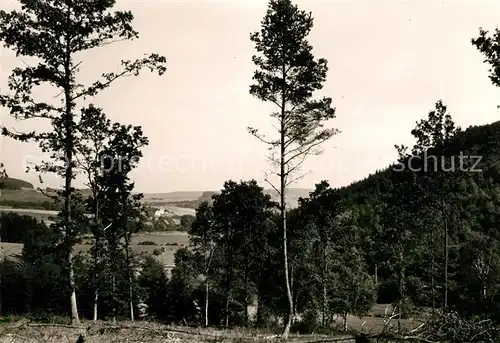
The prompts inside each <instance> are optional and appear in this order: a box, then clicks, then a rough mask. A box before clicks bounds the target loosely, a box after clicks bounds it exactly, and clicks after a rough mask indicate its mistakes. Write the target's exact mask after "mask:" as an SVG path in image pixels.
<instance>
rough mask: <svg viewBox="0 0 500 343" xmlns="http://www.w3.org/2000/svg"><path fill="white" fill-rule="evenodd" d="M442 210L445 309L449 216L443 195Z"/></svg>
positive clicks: (445, 306) (446, 304) (445, 307)
mask: <svg viewBox="0 0 500 343" xmlns="http://www.w3.org/2000/svg"><path fill="white" fill-rule="evenodd" d="M441 211H442V214H443V224H444V309H445V310H446V309H447V308H448V218H447V215H446V207H445V202H444V197H441Z"/></svg>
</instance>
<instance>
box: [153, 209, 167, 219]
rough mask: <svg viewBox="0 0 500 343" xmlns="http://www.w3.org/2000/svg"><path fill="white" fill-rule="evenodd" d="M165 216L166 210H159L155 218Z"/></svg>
mask: <svg viewBox="0 0 500 343" xmlns="http://www.w3.org/2000/svg"><path fill="white" fill-rule="evenodd" d="M164 214H165V210H164V209H163V208H160V209H159V210H157V211H156V212H155V217H157V218H158V217H161V216H163V215H164Z"/></svg>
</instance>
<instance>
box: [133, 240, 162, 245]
mask: <svg viewBox="0 0 500 343" xmlns="http://www.w3.org/2000/svg"><path fill="white" fill-rule="evenodd" d="M137 245H158V244H156V243H155V242H153V241H142V242H139V243H137Z"/></svg>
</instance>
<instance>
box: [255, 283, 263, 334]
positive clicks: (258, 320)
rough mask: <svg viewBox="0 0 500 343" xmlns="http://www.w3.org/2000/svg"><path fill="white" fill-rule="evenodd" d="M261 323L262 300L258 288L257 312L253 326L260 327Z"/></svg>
mask: <svg viewBox="0 0 500 343" xmlns="http://www.w3.org/2000/svg"><path fill="white" fill-rule="evenodd" d="M260 324H262V300H261V296H260V290H258V291H257V314H256V318H255V327H257V328H258V327H260Z"/></svg>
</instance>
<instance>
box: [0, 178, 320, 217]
mask: <svg viewBox="0 0 500 343" xmlns="http://www.w3.org/2000/svg"><path fill="white" fill-rule="evenodd" d="M0 182H3V186H2V191H1V193H0V206H12V207H15V208H35V209H44V210H57V208H55V207H54V206H55V205H54V204H53V201H52V200H51V199H50V198H49V197H47V196H45V195H44V194H43V193H42V192H40V191H38V190H36V189H35V188H34V186H33V184H31V183H30V182H27V181H24V180H21V179H16V178H1V179H0ZM43 192H44V193H45V194H47V195H54V194H55V192H56V189H53V188H50V187H47V188H45V189H44V190H43ZM77 192H79V193H80V194H82V195H83V196H89V195H90V189H88V188H81V189H77ZM264 192H265V193H267V194H270V195H271V197H272V199H273V200H274V201H279V196H278V194H277V193H276V191H274V190H272V189H266V190H264ZM309 192H311V190H309V189H304V188H290V189H289V190H288V194H287V205H288V206H289V207H291V208H293V207H296V206H297V202H298V199H299V198H300V197H304V198H305V197H308V196H309ZM217 193H219V191H177V192H166V193H144V198H143V202H144V203H147V204H150V205H153V206H162V207H165V206H174V207H181V208H186V209H196V208H198V205H199V204H200V203H201V202H203V201H208V202H210V200H211V198H212V195H214V194H217Z"/></svg>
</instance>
